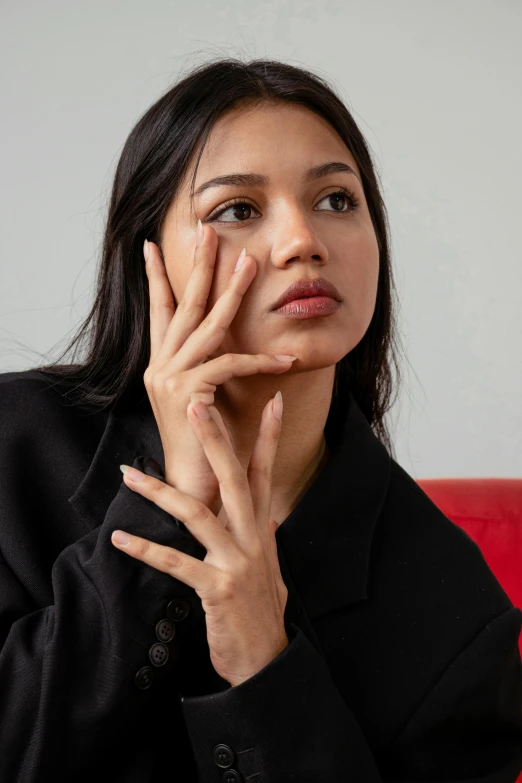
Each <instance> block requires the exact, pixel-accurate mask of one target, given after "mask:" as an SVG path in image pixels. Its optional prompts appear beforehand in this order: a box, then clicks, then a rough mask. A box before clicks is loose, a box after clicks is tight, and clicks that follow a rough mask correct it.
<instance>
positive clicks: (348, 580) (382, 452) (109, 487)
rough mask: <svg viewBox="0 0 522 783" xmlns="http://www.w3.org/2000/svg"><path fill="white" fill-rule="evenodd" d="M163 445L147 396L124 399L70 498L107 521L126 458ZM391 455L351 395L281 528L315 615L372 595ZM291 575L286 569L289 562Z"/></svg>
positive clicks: (94, 520)
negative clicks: (334, 436) (338, 428)
mask: <svg viewBox="0 0 522 783" xmlns="http://www.w3.org/2000/svg"><path fill="white" fill-rule="evenodd" d="M138 456H150V457H153V458H154V459H155V460H156V461H157V462H158V463H159V464H160V465H161V467H162V468H164V456H163V447H162V444H161V438H160V435H159V430H158V427H157V424H156V420H155V418H154V415H153V412H152V408H151V406H150V403H149V400H148V397H147V395H146V394H145V395H144V397H142V398H141V400H140V401H139V402H138V403H137V404H135V405H133V406H128V405H127V406H124V405H119V404H116V405H115V406H114V408H113V409H112V410H111V412H110V413H109V416H108V419H107V424H106V426H105V430H104V433H103V435H102V437H101V439H100V442H99V445H98V448H97V450H96V452H95V454H94V457H93V459H92V462H91V464H90V466H89V468H88V470H87V473H86V474H85V476H84V478H83V479H82V481H81V483H80V485H79V487H78V488H77V490H76V491H75V493H74V494H73V495H72V496H71V497H70V498H69V503H70V504H71V505H72V506H73V508H74V509H75V511H76V512H77V513H78V514H80V516H81V517H82V518H83V519H84V521H85V523H86V524H87V525H89V527H96V526H97V525H101V524H102V522H103V518H104V516H105V513H106V510H107V508H108V506H109V505H110V503H111V501H112V500H113V498H114V496H115V495H116V493H117V492H118V489H119V488H120V486H121V481H122V478H121V472H120V470H119V465H120V464H122V463H125V464H127V465H132V464H133V462H134V460H135V458H136V457H138ZM390 469H391V458H390V456H389V454H388V451H387V450H386V448H385V446H384V445H383V444H382V443H381V442H380V441H379V440H378V438H377V436H376V435H375V434H374V432H373V430H372V429H371V427H370V425H369V423H368V421H367V419H366V418H365V416H364V414H363V413H362V411H361V409H360V408H359V406H358V405H357V403H356V401H355V399H354V397H353V396H352V395H351V394H350V396H349V405H348V408H347V413H346V417H345V419H344V422H343V425H342V433H341V437H340V438H339V441H338V443H337V445H336V447H335V449H334V450H333V452H332V453H331V455H330V458H329V460H328V462H327V463H326V464H325V465H324V466H323V468H322V471H321V473H320V474H319V475H318V476H317V478H316V479H315V480H314V482H313V484H312V485H311V486H310V487H309V488H308V489H307V491H306V492H305V494H304V495H303V497H302V498H301V500H300V501H299V502H298V504H297V505H296V507H295V508H294V509H293V510H292V512H291V513H290V514H289V516H288V517H287V518H286V519H285V521H284V523H283V524H282V525H280V527H279V528H278V530H277V533H276V540H277V544H278V551H279V552H280V553H281V551H282V553H283V555H284V563H285V568H286V569H288V571H289V572H290V575H291V579H292V581H293V583H294V584H295V586H296V589H297V591H298V593H299V596H300V598H301V600H302V602H303V604H304V606H305V608H306V611H307V614H308V616H309V617H310V618H313V617H317V616H319V615H321V614H324V613H326V612H328V611H333V610H335V609H339V608H341V607H342V606H346V605H347V604H351V603H353V602H356V601H361V600H365V599H366V598H367V597H368V572H369V563H370V550H371V545H372V539H373V535H374V530H375V526H376V523H377V520H378V517H379V514H380V512H381V509H382V506H383V503H384V500H385V497H386V494H387V490H388V484H389V480H390ZM282 573H283V576H284V571H283V568H282Z"/></svg>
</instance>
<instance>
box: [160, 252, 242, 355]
mask: <svg viewBox="0 0 522 783" xmlns="http://www.w3.org/2000/svg"><path fill="white" fill-rule="evenodd" d="M256 274H257V264H256V262H255V259H254V258H253V257H252V256H245V260H244V263H243V266H242V267H241V269H239V270H238V271H234V272H232V274H231V276H230V279H229V283H228V286H227V288H226V289H225V290H224V291H223V293H222V294H221V295H220V296H219V298H218V299H217V301H216V302H215V304H214V306H213V307H212V310H211V311H210V312H209V313H208V314H207V316H206V317H205V318H204V319H203V316H204V312H205V308H206V299H207V297H206V298H205V307H204V308H203V312H201V309H200V301H199V299H198V292H197V290H194V293H193V294H192V296H191V297H189V300H188V301H189V302H190V305H189V306H190V307H191V309H193V308H194V307H198V309H199V310H200V318H199V321H198V324H197V325H198V328H197V329H192V333H191V334H187V335H186V339H185V340H184V342H183V345H180V346H179V349H178V351H177V356H176V369H177V370H186V369H190V368H191V367H193V366H194V365H196V366H197V364H199V363H201V362H204V361H205V360H206V359H207V358H208V357H209V356H211V355H212V354H213V353H214V351H215V350H216V349H217V348H218V347H219V346H220V345H221V343H222V342H223V338H224V336H225V334H226V332H227V330H228V327H229V326H230V324H231V323H232V321H233V320H234V318H235V316H236V313H237V311H238V310H239V306H240V304H241V302H242V301H243V297H244V295H245V293H246V291H247V289H248V287H249V286H250V283H251V282H252V280H253V279H254V277H255V276H256ZM207 296H208V295H207ZM171 355H172V354H171Z"/></svg>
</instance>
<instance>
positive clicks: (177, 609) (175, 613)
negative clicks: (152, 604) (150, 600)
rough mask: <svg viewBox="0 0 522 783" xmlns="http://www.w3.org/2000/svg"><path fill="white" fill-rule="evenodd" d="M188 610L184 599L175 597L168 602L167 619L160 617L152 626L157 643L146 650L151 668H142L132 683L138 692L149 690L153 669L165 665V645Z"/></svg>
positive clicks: (166, 649)
mask: <svg viewBox="0 0 522 783" xmlns="http://www.w3.org/2000/svg"><path fill="white" fill-rule="evenodd" d="M190 608H191V606H190V602H189V601H187V600H186V599H185V598H181V597H175V598H172V599H171V600H170V601H169V602H168V604H167V609H166V614H167V617H162V618H161V619H160V620H158V622H157V623H156V625H155V626H154V633H155V636H156V639H157V640H158V641H157V642H156V643H155V644H153V645H151V647H150V648H149V650H148V656H149V661H150V662H151V663H152V667H151V666H142V668H141V669H140V670H139V671H138V672H137V673H136V675H135V677H134V683H135V685H136V687H137V688H139V689H140V690H146V689H147V688H150V686H151V685H152V683H153V681H154V676H155V673H154V672H155V669H157V668H160V667H162V666H165V664H166V663H167V661H168V659H169V657H170V653H169V648H168V647H167V644H170V642H171V641H172V640H173V638H174V637H175V635H176V626H175V623H176V622H180V621H181V620H185V619H186V617H187V616H188V614H189V612H190ZM153 667H154V668H153Z"/></svg>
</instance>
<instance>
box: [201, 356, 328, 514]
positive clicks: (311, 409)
mask: <svg viewBox="0 0 522 783" xmlns="http://www.w3.org/2000/svg"><path fill="white" fill-rule="evenodd" d="M290 373H291V371H290ZM334 375H335V365H333V366H331V367H326V368H321V369H319V370H312V371H308V372H306V373H294V374H293V375H292V374H287V375H264V374H258V375H255V376H249V377H247V378H234V379H232V380H231V381H229V382H227V383H226V384H222V385H221V386H219V387H218V389H217V390H216V393H215V406H216V408H217V409H218V410H219V412H220V414H221V416H222V417H223V421H224V423H225V425H226V427H227V430H228V432H229V435H230V440H231V442H232V445H233V447H234V451H235V453H236V456H237V458H238V459H239V461H240V463H241V465H242V467H243V469H244V470H245V472H246V471H247V468H248V463H249V461H250V456H251V454H252V450H253V448H254V444H255V442H256V439H257V437H258V435H259V427H260V423H261V414H262V412H263V408H264V406H265V405H266V403H267V401H268V400H269V399H270V398H271V397H274V395H275V394H276V392H277V391H278V390H280V391H281V393H282V395H283V420H282V428H281V434H280V436H279V441H278V446H277V453H276V457H275V462H274V466H273V471H272V504H271V509H270V517H271V518H272V519H275V520H276V521H277V522H278V523H279V524H280V523H282V522H283V521H284V519H285V518H286V517H287V516H288V515H289V514H290V512H291V511H292V510H293V508H295V506H296V505H297V503H298V502H299V501H300V499H301V498H302V497H303V495H304V494H305V492H306V491H307V489H308V487H309V486H310V485H311V484H312V483H313V482H314V480H315V478H316V477H317V475H318V474H319V473H320V471H321V470H322V468H323V466H324V465H325V464H326V462H327V460H328V458H329V456H330V452H329V450H328V448H327V444H326V440H325V437H324V427H325V424H326V419H327V418H328V411H329V409H330V402H331V396H332V389H333V380H334ZM223 514H224V511H223V509H222V511H221V513H220V517H221V518H223Z"/></svg>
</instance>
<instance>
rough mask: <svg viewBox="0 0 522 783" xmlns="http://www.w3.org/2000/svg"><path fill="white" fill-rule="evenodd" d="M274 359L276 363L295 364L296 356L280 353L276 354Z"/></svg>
mask: <svg viewBox="0 0 522 783" xmlns="http://www.w3.org/2000/svg"><path fill="white" fill-rule="evenodd" d="M274 359H277V361H278V362H295V360H296V359H297V356H287V355H286V354H283V353H280V354H276V355H275V356H274Z"/></svg>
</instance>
